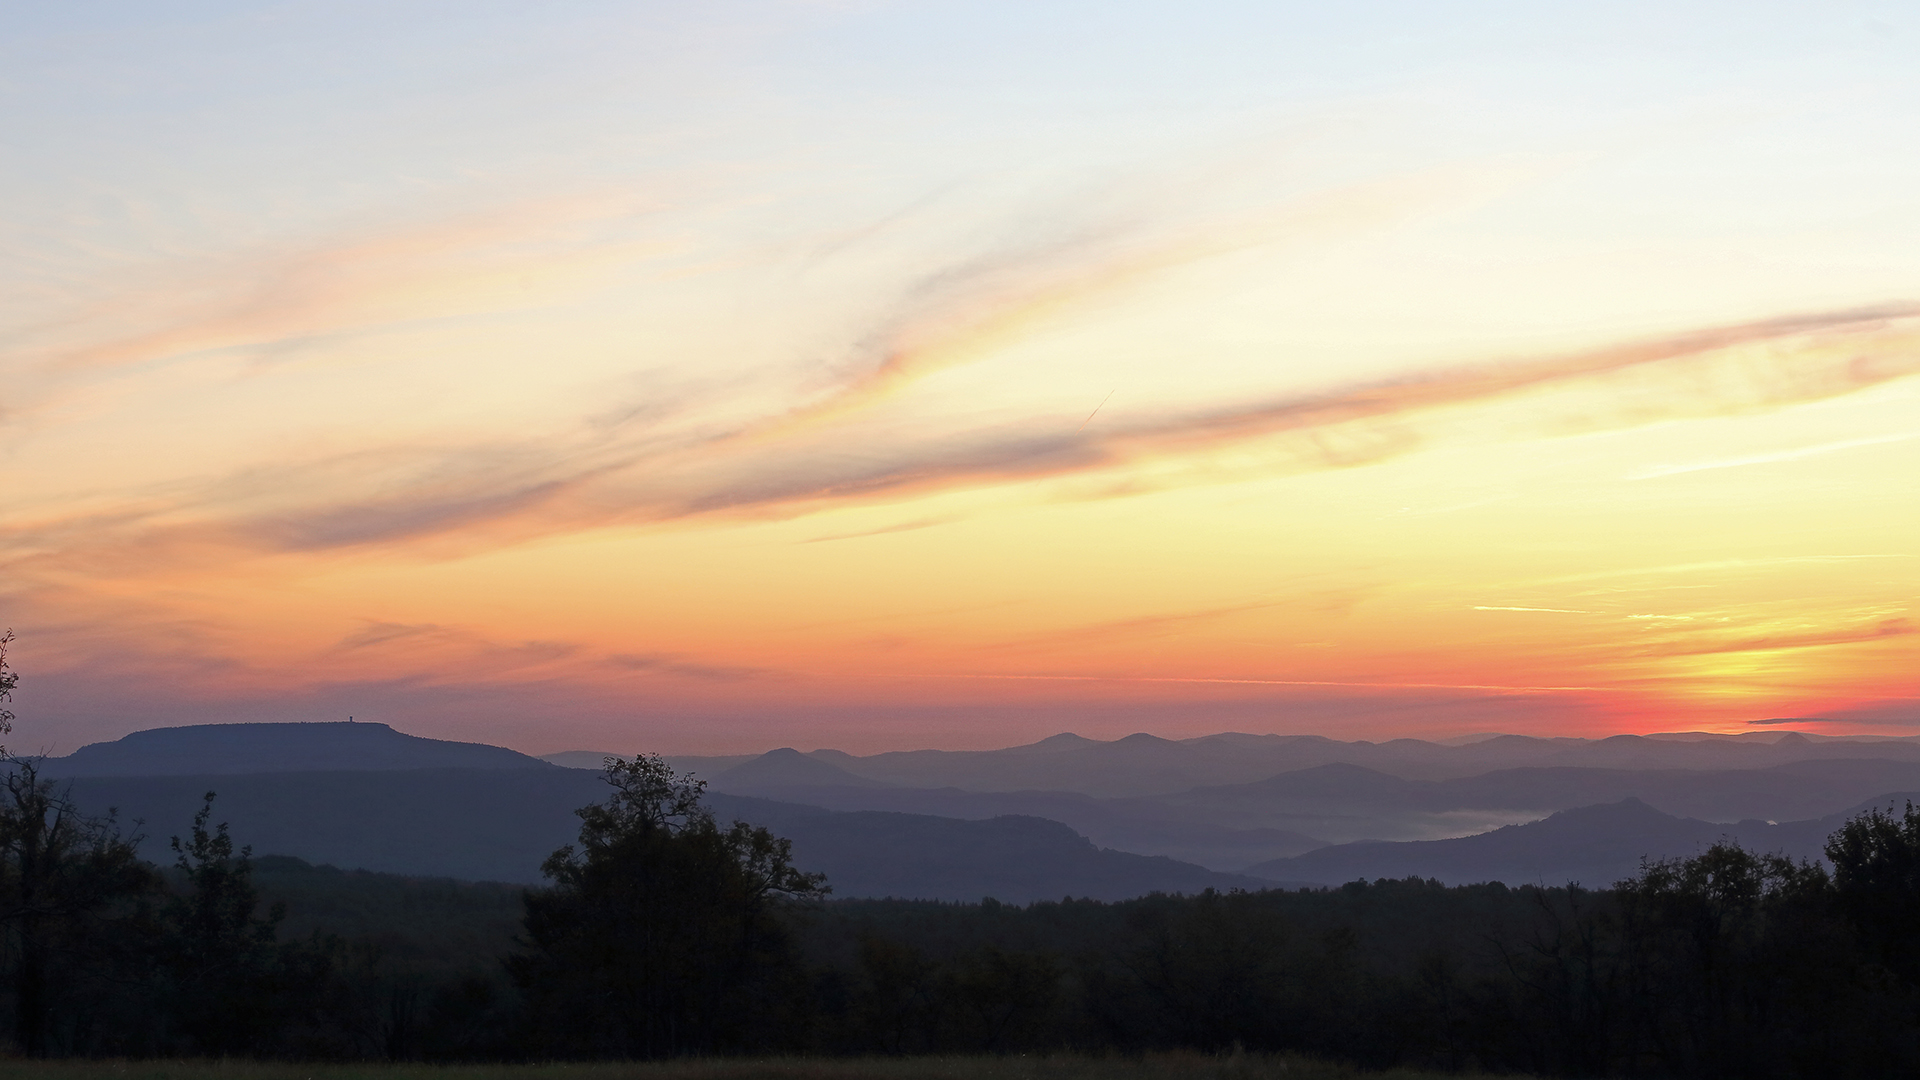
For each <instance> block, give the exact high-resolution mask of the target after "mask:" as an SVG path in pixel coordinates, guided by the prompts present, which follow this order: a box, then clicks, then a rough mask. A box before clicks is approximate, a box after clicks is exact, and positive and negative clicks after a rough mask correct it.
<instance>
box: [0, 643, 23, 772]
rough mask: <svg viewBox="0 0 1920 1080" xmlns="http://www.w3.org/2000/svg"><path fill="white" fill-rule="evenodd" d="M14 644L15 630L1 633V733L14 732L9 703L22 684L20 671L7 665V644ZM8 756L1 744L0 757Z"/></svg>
mask: <svg viewBox="0 0 1920 1080" xmlns="http://www.w3.org/2000/svg"><path fill="white" fill-rule="evenodd" d="M11 644H13V631H12V630H8V631H7V632H6V633H4V634H0V735H11V734H13V710H12V709H9V708H7V703H8V702H10V701H12V700H13V688H14V687H16V686H19V685H20V673H19V672H17V671H14V670H13V669H12V668H9V667H8V666H7V646H9V645H11ZM6 756H7V748H6V747H5V746H4V745H0V758H5V757H6Z"/></svg>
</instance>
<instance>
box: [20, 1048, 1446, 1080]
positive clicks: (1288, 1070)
mask: <svg viewBox="0 0 1920 1080" xmlns="http://www.w3.org/2000/svg"><path fill="white" fill-rule="evenodd" d="M1444 1075H1454V1076H1457V1075H1458V1074H1442V1073H1427V1072H1413V1071H1408V1070H1402V1069H1396V1070H1393V1071H1390V1072H1383V1073H1382V1072H1361V1071H1359V1070H1357V1069H1354V1068H1353V1067H1351V1066H1347V1065H1336V1064H1328V1063H1324V1062H1315V1061H1311V1060H1307V1059H1303V1058H1294V1057H1284V1056H1267V1055H1260V1054H1245V1055H1234V1056H1231V1057H1215V1056H1208V1055H1204V1054H1150V1055H1148V1056H1146V1057H1144V1058H1119V1057H1114V1058H1088V1057H1070V1056H1046V1057H916V1058H852V1059H834V1058H770V1059H764V1060H752V1059H741V1058H722V1059H706V1060H693V1061H674V1062H658V1063H633V1062H602V1063H575V1064H552V1065H384V1064H301V1063H298V1062H261V1061H192V1060H169V1061H20V1060H13V1061H0V1080H199V1078H202V1077H205V1078H212V1080H895V1078H898V1080H988V1078H992V1080H1269V1078H1271V1080H1283V1078H1284V1080H1336V1078H1344V1077H1356V1078H1357V1077H1363V1076H1364V1077H1371V1078H1376V1080H1421V1078H1425V1077H1434V1078H1436V1080H1437V1078H1438V1077H1440V1076H1444Z"/></svg>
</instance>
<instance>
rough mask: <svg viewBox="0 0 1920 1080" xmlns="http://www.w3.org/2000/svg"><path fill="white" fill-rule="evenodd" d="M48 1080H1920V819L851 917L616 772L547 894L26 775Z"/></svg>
mask: <svg viewBox="0 0 1920 1080" xmlns="http://www.w3.org/2000/svg"><path fill="white" fill-rule="evenodd" d="M5 768H6V770H7V771H6V774H5V789H4V792H0V801H4V805H0V925H3V926H4V931H5V954H4V972H3V973H0V974H3V977H4V982H3V984H0V1004H4V1009H5V1016H6V1018H7V1023H8V1025H9V1028H8V1030H9V1034H10V1035H11V1037H12V1039H13V1041H14V1043H15V1044H16V1046H17V1047H18V1049H19V1051H20V1052H22V1053H25V1054H28V1055H125V1056H152V1055H258V1056H274V1057H307V1058H392V1059H422V1060H443V1061H446V1060H521V1059H554V1058H561V1059H565V1058H647V1057H668V1056H679V1055H695V1054H731V1053H767V1052H791V1053H811V1054H919V1053H944V1052H983V1051H984V1052H989V1053H1011V1052H1033V1051H1048V1050H1076V1051H1088V1052H1120V1053H1133V1052H1141V1051H1148V1050H1159V1049H1172V1048H1192V1049H1198V1050H1204V1051H1222V1050H1229V1049H1232V1048H1235V1047H1240V1048H1244V1049H1247V1050H1274V1051H1294V1052H1304V1053H1310V1054H1317V1055H1324V1056H1328V1057H1334V1058H1341V1059H1346V1060H1351V1061H1355V1062H1358V1063H1360V1064H1362V1065H1367V1066H1381V1067H1384V1066H1390V1065H1417V1066H1427V1067H1439V1068H1445V1069H1470V1068H1478V1069H1483V1070H1490V1071H1514V1072H1527V1073H1534V1074H1540V1075H1555V1076H1687V1077H1718V1076H1728V1077H1731V1076H1740V1077H1803V1076H1804V1077H1814V1076H1819V1077H1837V1076H1886V1075H1896V1074H1907V1075H1912V1074H1914V1073H1915V1072H1916V1071H1917V1070H1920V810H1915V809H1914V808H1912V807H1908V808H1907V809H1906V810H1905V811H1904V813H1901V812H1896V811H1892V810H1889V811H1876V812H1873V813H1869V814H1867V815H1864V816H1862V817H1860V818H1857V819H1855V820H1854V821H1852V822H1850V823H1849V824H1848V825H1847V826H1846V827H1845V828H1843V829H1842V830H1841V831H1840V832H1838V833H1836V834H1835V835H1834V837H1833V839H1832V842H1831V843H1830V845H1829V848H1828V854H1829V858H1830V861H1831V864H1832V869H1831V870H1829V869H1827V868H1825V867H1822V866H1814V865H1807V864H1801V863H1793V862H1790V861H1788V860H1785V859H1782V858H1779V857H1774V856H1767V855H1759V854H1754V853H1751V852H1747V851H1744V850H1742V849H1740V848H1738V847H1736V846H1732V845H1721V846H1716V847H1713V848H1711V849H1709V850H1708V851H1706V852H1704V853H1703V854H1701V855H1699V856H1697V857H1694V858H1691V859H1685V860H1675V861H1667V862H1657V863H1651V864H1648V865H1647V866H1645V868H1644V869H1643V871H1642V872H1641V873H1640V874H1639V875H1638V876H1636V877H1635V878H1633V879H1631V880H1629V881H1625V882H1620V883H1617V884H1616V885H1615V886H1614V887H1612V888H1610V889H1605V890H1586V889H1581V888H1578V887H1574V886H1567V887H1558V888H1542V887H1525V888H1508V887H1506V886H1503V885H1498V884H1489V885H1476V886H1463V887H1444V886H1441V885H1440V884H1438V883H1436V882H1428V881H1420V880H1406V881H1376V882H1371V883H1367V882H1355V883H1353V884H1350V885H1347V886H1344V887H1340V888H1335V889H1309V890H1272V891H1265V892H1250V893H1212V892H1209V893H1205V894H1202V895H1199V896H1188V897H1177V896H1158V895H1156V896H1149V897H1145V898H1141V899H1138V900H1133V901H1127V902H1123V903H1100V902H1094V901H1083V900H1072V899H1065V900H1062V901H1059V902H1049V903H1037V904H1033V905H1029V906H1027V907H1023V908H1022V907H1014V906H1010V905H1002V904H998V903H995V902H994V901H992V900H983V901H982V902H980V903H977V904H942V903H933V902H914V901H886V900H832V899H829V898H827V897H826V894H825V892H824V886H825V884H826V883H825V882H822V881H821V880H820V879H819V878H818V877H817V876H813V875H808V874H806V873H804V872H802V871H801V870H800V869H798V868H795V867H794V866H793V865H792V864H791V861H790V859H789V856H788V850H787V846H786V844H785V842H784V841H782V840H780V839H778V838H776V837H774V836H772V835H770V834H769V833H767V832H766V830H764V829H756V828H752V827H750V826H747V825H744V824H741V823H731V824H725V823H721V822H719V821H717V820H715V819H714V818H713V816H712V815H711V814H710V813H709V812H708V811H707V810H706V809H705V807H704V805H703V804H702V802H701V786H700V785H699V784H698V783H697V782H692V781H689V780H687V779H684V778H681V777H678V776H676V775H675V774H674V773H673V771H672V770H671V769H669V768H668V767H666V766H665V765H664V764H662V763H660V762H659V760H658V759H657V758H636V759H634V760H633V761H628V762H615V763H612V764H611V765H610V768H609V770H608V780H609V783H610V784H611V785H612V793H611V797H610V798H609V800H608V801H607V802H606V803H604V804H602V805H598V806H593V807H588V808H585V809H583V810H582V811H581V817H582V829H581V835H580V841H579V843H577V844H575V845H573V846H570V847H567V848H563V849H562V850H560V851H558V852H556V853H555V854H554V855H553V857H552V858H551V859H549V860H548V862H547V864H546V867H545V870H546V872H547V875H548V878H549V881H550V885H549V886H548V887H546V888H543V889H535V890H522V889H517V888H510V887H507V886H497V885H481V884H465V883H456V882H446V881H416V880H411V879H405V878H398V877H394V876H390V875H375V874H365V873H353V872H343V871H339V870H334V869H332V868H328V867H311V866H308V865H307V864H305V863H302V862H300V861H299V860H295V859H286V858H263V859H260V860H258V861H255V860H252V859H250V858H249V855H248V853H247V852H246V850H245V849H243V848H242V849H236V848H235V846H234V842H233V840H232V839H231V838H230V837H229V835H228V830H227V827H226V826H225V825H221V824H217V823H215V821H214V814H213V807H214V806H215V802H214V799H213V797H212V796H211V795H209V796H208V802H207V804H206V805H204V806H202V807H201V809H200V813H199V815H198V816H197V817H196V818H195V821H194V825H193V827H192V829H191V830H190V832H189V834H188V835H186V836H184V837H175V838H172V840H171V844H170V853H171V855H172V861H171V865H169V866H164V867H159V866H154V865H152V864H149V863H145V862H142V861H141V860H140V859H139V858H138V857H137V844H136V841H137V839H138V838H137V836H135V835H134V834H133V832H132V831H131V830H132V828H133V826H131V825H123V824H122V823H119V822H116V821H114V820H112V819H105V820H102V819H90V818H87V817H84V816H82V815H80V814H78V813H77V812H75V810H74V808H73V807H72V806H71V805H70V804H68V802H67V801H66V800H65V799H64V798H63V796H62V794H61V792H60V790H59V789H58V787H57V785H55V784H53V783H51V782H49V781H46V780H44V779H42V778H40V777H39V776H37V775H36V774H35V771H34V768H33V766H32V765H31V763H25V762H20V761H10V762H7V763H6V765H5Z"/></svg>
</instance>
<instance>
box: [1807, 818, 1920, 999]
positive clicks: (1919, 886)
mask: <svg viewBox="0 0 1920 1080" xmlns="http://www.w3.org/2000/svg"><path fill="white" fill-rule="evenodd" d="M1826 847H1827V858H1828V859H1829V860H1831V861H1832V862H1833V878H1834V887H1835V893H1836V896H1837V899H1838V902H1839V906H1840V911H1841V912H1842V914H1843V915H1844V916H1845V918H1846V919H1847V921H1848V922H1849V923H1850V924H1851V925H1852V926H1853V928H1854V930H1855V931H1856V932H1857V933H1858V934H1859V935H1860V939H1861V943H1862V944H1863V945H1864V946H1865V947H1866V948H1867V950H1868V951H1869V953H1870V954H1871V955H1872V956H1873V958H1874V959H1875V960H1877V961H1879V962H1880V963H1882V964H1884V965H1886V967H1887V968H1888V969H1889V970H1890V971H1892V972H1893V973H1894V974H1895V975H1897V976H1898V977H1899V978H1901V979H1902V980H1904V981H1905V982H1906V983H1907V984H1908V985H1909V986H1916V985H1920V808H1916V807H1915V806H1914V805H1913V803H1912V802H1911V801H1909V802H1908V803H1907V808H1906V812H1905V813H1904V814H1901V815H1898V816H1896V815H1895V814H1894V813H1893V811H1892V810H1891V809H1887V810H1881V809H1879V808H1878V807H1875V808H1874V809H1872V810H1869V811H1867V812H1866V813H1864V814H1861V815H1860V816H1858V817H1856V818H1853V819H1852V820H1850V821H1848V822H1847V823H1846V824H1845V825H1842V826H1841V827H1840V829H1839V831H1837V832H1835V833H1834V834H1833V835H1832V836H1831V837H1830V838H1828V840H1827V845H1826Z"/></svg>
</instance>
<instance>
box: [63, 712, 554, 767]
mask: <svg viewBox="0 0 1920 1080" xmlns="http://www.w3.org/2000/svg"><path fill="white" fill-rule="evenodd" d="M40 765H41V768H42V770H44V771H45V772H46V774H47V775H49V776H187V775H219V774H227V773H257V772H321V771H337V770H343V769H357V770H368V769H379V770H385V769H551V768H553V767H554V766H553V765H551V764H550V763H548V762H545V761H542V760H540V759H539V758H536V757H530V756H528V755H526V754H522V753H520V752H519V751H517V750H509V749H507V748H506V747H504V746H489V745H487V744H486V743H469V742H448V741H446V740H444V739H423V738H421V737H420V736H418V735H403V734H401V733H400V732H398V731H395V730H393V729H392V728H390V727H388V726H387V725H385V724H356V723H349V722H346V721H341V722H338V723H332V722H329V723H315V724H200V725H195V726H192V727H172V728H154V729H152V730H150V731H136V732H134V733H133V734H131V735H128V736H126V737H124V738H121V739H118V740H115V741H114V742H102V743H89V744H88V745H86V746H83V747H81V748H80V749H78V750H76V751H74V752H73V753H71V754H69V755H67V756H66V757H50V758H44V759H42V760H41V763H40Z"/></svg>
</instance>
